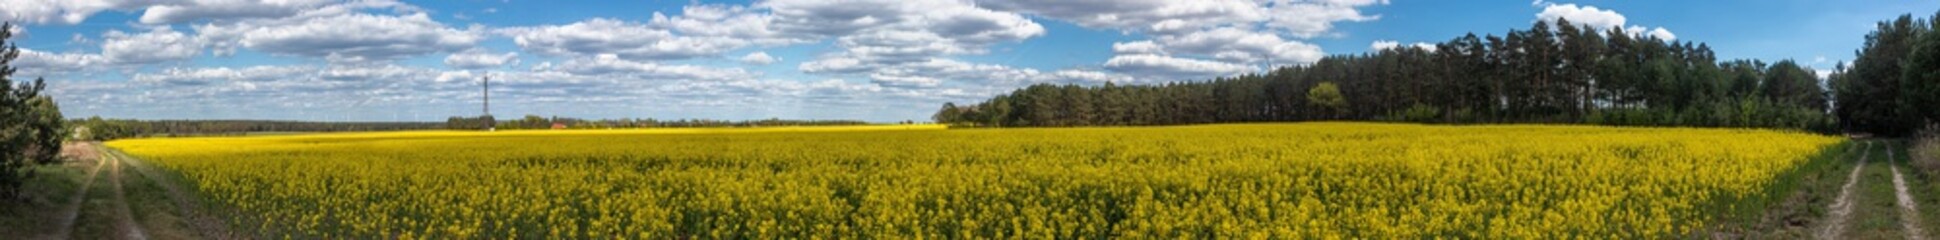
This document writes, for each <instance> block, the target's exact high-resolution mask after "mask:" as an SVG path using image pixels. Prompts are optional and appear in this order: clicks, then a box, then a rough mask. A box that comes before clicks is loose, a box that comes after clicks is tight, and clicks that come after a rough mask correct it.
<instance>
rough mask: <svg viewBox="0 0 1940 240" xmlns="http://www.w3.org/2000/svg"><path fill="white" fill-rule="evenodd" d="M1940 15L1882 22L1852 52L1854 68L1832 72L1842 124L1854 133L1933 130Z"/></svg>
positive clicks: (1938, 99)
mask: <svg viewBox="0 0 1940 240" xmlns="http://www.w3.org/2000/svg"><path fill="white" fill-rule="evenodd" d="M1934 19H1940V12H1936V13H1935V14H1934V15H1933V17H1930V18H1927V19H1914V18H1913V15H1900V17H1899V18H1896V19H1893V20H1889V21H1881V22H1879V23H1878V24H1877V25H1876V29H1874V30H1873V32H1872V33H1868V34H1866V43H1865V45H1862V46H1861V47H1860V49H1859V50H1858V51H1855V55H1856V56H1855V57H1854V58H1853V62H1852V65H1850V66H1847V65H1845V64H1844V63H1841V64H1840V66H1839V67H1838V68H1837V69H1838V71H1835V72H1833V73H1832V76H1831V77H1830V85H1831V86H1832V91H1833V96H1834V99H1835V100H1836V101H1834V104H1833V105H1835V107H1834V108H1833V109H1834V110H1833V114H1834V115H1836V116H1838V118H1839V119H1840V120H1841V122H1840V125H1842V126H1843V127H1845V128H1846V129H1849V130H1852V131H1855V132H1868V133H1876V134H1883V135H1896V136H1898V135H1907V134H1912V133H1914V132H1916V131H1919V130H1921V129H1927V130H1940V129H1935V128H1934V124H1935V122H1936V120H1940V32H1936V31H1935V29H1940V21H1935V20H1934Z"/></svg>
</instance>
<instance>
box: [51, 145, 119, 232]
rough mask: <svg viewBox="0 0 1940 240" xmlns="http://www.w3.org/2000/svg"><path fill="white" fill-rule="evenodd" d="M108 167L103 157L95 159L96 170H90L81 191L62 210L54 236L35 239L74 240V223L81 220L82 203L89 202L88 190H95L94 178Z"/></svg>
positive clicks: (82, 183)
mask: <svg viewBox="0 0 1940 240" xmlns="http://www.w3.org/2000/svg"><path fill="white" fill-rule="evenodd" d="M107 165H108V163H107V162H102V159H101V157H96V158H95V159H94V168H93V170H88V176H87V177H86V179H87V180H83V181H82V182H81V190H78V191H76V192H75V193H74V200H71V201H68V203H67V207H66V208H63V209H61V215H60V216H59V217H60V219H57V220H56V221H59V222H60V226H59V227H56V228H55V230H54V232H53V233H52V234H49V235H46V236H40V237H36V238H35V239H72V238H73V234H74V221H75V220H77V219H80V218H81V203H85V202H87V200H88V189H92V188H94V178H95V177H96V176H99V174H100V173H101V168H102V167H105V166H107Z"/></svg>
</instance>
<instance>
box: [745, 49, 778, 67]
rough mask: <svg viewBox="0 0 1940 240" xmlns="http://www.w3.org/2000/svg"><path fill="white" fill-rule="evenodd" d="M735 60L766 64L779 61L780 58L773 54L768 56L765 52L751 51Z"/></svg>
mask: <svg viewBox="0 0 1940 240" xmlns="http://www.w3.org/2000/svg"><path fill="white" fill-rule="evenodd" d="M736 60H739V61H741V63H743V64H752V65H768V64H774V63H775V62H776V61H780V60H781V59H780V58H775V57H774V56H768V53H767V52H752V53H748V55H742V56H741V58H740V59H736Z"/></svg>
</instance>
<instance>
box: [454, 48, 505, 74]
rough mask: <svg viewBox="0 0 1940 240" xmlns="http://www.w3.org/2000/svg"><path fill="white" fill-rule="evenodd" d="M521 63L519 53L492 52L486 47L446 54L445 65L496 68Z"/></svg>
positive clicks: (465, 67) (461, 67)
mask: <svg viewBox="0 0 1940 240" xmlns="http://www.w3.org/2000/svg"><path fill="white" fill-rule="evenodd" d="M518 63H519V53H517V52H506V53H499V54H495V53H491V52H487V51H485V49H476V48H475V49H471V50H465V51H463V52H458V53H452V54H451V56H445V66H451V67H453V68H458V69H481V68H494V67H500V66H505V65H509V64H518Z"/></svg>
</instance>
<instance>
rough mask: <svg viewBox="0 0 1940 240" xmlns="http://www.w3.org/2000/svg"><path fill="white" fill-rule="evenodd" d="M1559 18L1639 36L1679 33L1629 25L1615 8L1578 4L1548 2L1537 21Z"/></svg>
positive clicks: (1665, 36)
mask: <svg viewBox="0 0 1940 240" xmlns="http://www.w3.org/2000/svg"><path fill="white" fill-rule="evenodd" d="M1557 19H1563V20H1568V21H1569V22H1570V24H1572V25H1589V26H1592V27H1597V28H1598V29H1603V30H1609V29H1613V28H1622V29H1623V30H1624V32H1626V33H1630V34H1633V35H1637V36H1652V37H1657V38H1659V39H1664V40H1667V41H1668V40H1676V39H1677V35H1675V34H1671V31H1670V30H1666V29H1664V28H1663V27H1657V28H1655V29H1651V28H1646V27H1644V26H1638V25H1628V24H1629V19H1628V18H1627V17H1624V16H1623V14H1621V13H1617V11H1615V10H1608V9H1600V8H1597V7H1596V6H1588V5H1584V6H1577V5H1576V4H1548V5H1545V6H1543V11H1542V12H1539V13H1536V21H1542V22H1548V23H1551V24H1554V23H1556V22H1557Z"/></svg>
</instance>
